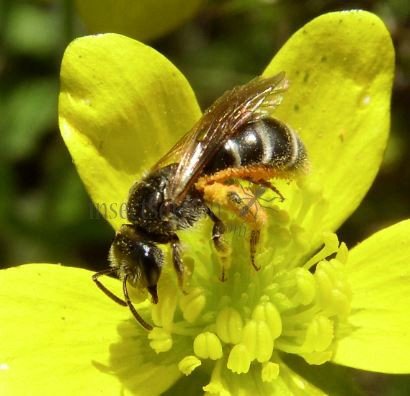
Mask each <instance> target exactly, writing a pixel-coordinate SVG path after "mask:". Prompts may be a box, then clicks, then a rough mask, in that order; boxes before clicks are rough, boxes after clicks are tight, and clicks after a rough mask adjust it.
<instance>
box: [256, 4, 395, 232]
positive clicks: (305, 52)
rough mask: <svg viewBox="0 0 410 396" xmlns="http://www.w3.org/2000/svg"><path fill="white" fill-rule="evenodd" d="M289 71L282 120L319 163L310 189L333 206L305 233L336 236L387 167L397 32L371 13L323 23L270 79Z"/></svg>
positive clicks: (330, 17)
mask: <svg viewBox="0 0 410 396" xmlns="http://www.w3.org/2000/svg"><path fill="white" fill-rule="evenodd" d="M282 70H283V71H285V72H286V75H287V76H288V78H289V80H290V88H289V90H288V92H287V93H286V94H285V99H284V101H283V103H282V104H281V105H280V106H279V108H278V109H277V111H275V114H274V115H275V116H277V117H278V118H279V119H282V120H283V121H285V122H287V123H289V125H291V126H292V127H293V128H294V129H295V130H296V131H297V132H299V134H300V136H301V137H302V140H303V142H304V143H305V145H306V148H307V152H308V155H309V159H310V162H311V171H310V174H309V177H308V180H307V181H308V182H311V183H312V185H314V186H315V188H317V189H318V190H323V191H322V193H323V196H324V198H325V200H326V203H327V205H328V208H327V211H325V213H324V215H323V216H320V218H316V217H314V216H312V217H311V219H310V220H309V223H308V224H306V225H304V226H305V228H307V229H308V230H314V231H315V232H316V233H317V232H318V231H320V230H335V229H337V228H338V227H339V226H340V224H341V223H342V222H343V221H344V220H345V219H346V218H347V217H348V216H349V215H350V214H351V213H352V212H353V211H354V210H355V209H356V207H357V206H358V205H359V203H360V202H361V200H362V199H363V196H364V195H365V193H366V192H367V190H368V189H369V187H370V185H371V183H372V181H373V179H374V177H375V175H376V173H377V171H378V168H379V166H380V162H381V160H382V156H383V152H384V149H385V145H386V140H387V136H388V132H389V116H390V94H391V86H392V79H393V72H394V50H393V46H392V42H391V38H390V35H389V32H388V31H387V29H386V27H385V26H384V24H383V22H382V21H381V20H380V19H379V18H378V17H377V16H375V15H374V14H371V13H368V12H365V11H349V12H336V13H329V14H325V15H322V16H320V17H318V18H316V19H314V20H313V21H312V22H310V23H308V24H307V25H305V26H304V27H303V28H301V29H300V30H299V31H298V32H297V33H295V34H294V35H293V36H292V37H291V38H290V39H289V41H288V42H287V43H286V44H285V45H284V46H283V47H282V49H281V50H280V51H279V53H278V54H277V55H276V56H275V57H274V59H273V60H272V62H271V63H270V65H269V66H268V67H267V69H266V70H265V72H264V74H265V75H273V74H275V73H278V72H279V71H282Z"/></svg>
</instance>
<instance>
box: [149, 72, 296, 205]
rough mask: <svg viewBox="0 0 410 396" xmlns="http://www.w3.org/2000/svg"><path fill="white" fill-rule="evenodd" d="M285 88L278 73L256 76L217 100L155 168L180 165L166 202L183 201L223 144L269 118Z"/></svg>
mask: <svg viewBox="0 0 410 396" xmlns="http://www.w3.org/2000/svg"><path fill="white" fill-rule="evenodd" d="M287 88H288V80H287V79H286V77H285V73H284V72H281V73H279V74H277V75H275V76H273V77H268V78H263V77H257V78H255V79H253V80H252V81H250V82H249V83H247V84H245V85H241V86H238V87H235V88H233V89H231V90H230V91H227V92H225V93H224V94H223V95H222V96H221V97H220V98H219V99H218V100H216V101H215V103H214V104H213V105H211V106H210V107H209V108H208V109H207V110H206V111H205V113H204V115H203V116H202V117H201V119H200V120H199V121H198V122H197V123H196V124H195V126H194V127H193V128H192V130H191V131H190V132H188V133H187V134H186V135H185V136H184V137H183V138H182V139H181V140H180V141H179V142H178V143H177V144H176V145H175V146H174V147H173V148H172V149H171V150H170V151H169V152H168V153H167V154H166V155H165V156H164V157H163V158H161V160H160V161H159V162H158V163H157V164H156V165H155V168H159V167H161V166H164V165H166V164H169V163H171V162H175V163H178V164H179V165H178V168H177V171H176V174H175V177H174V179H173V180H172V181H171V183H170V186H169V189H168V191H167V199H170V200H172V201H176V202H180V201H182V200H183V198H184V196H185V194H186V193H187V192H188V190H189V188H190V187H191V186H192V185H193V184H194V183H195V181H196V180H197V179H198V177H199V176H200V174H201V171H202V170H203V168H204V167H205V166H206V164H207V163H208V161H210V160H211V159H212V158H213V156H214V155H215V154H216V153H217V151H218V150H219V149H220V148H221V147H222V146H223V144H224V143H225V142H226V141H227V140H228V139H229V138H230V137H231V136H232V135H234V134H235V133H236V132H237V131H238V129H239V128H240V127H241V126H243V125H245V124H246V123H248V122H250V121H256V120H258V119H260V118H264V117H267V116H269V115H270V114H271V112H272V110H273V109H275V108H276V107H277V106H278V105H279V104H280V103H281V101H282V93H283V92H284V91H286V89H287Z"/></svg>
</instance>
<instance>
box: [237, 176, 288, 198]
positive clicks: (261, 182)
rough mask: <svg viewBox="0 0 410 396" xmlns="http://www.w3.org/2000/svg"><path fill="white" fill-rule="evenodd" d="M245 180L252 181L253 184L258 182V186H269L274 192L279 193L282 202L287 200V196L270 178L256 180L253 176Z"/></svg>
mask: <svg viewBox="0 0 410 396" xmlns="http://www.w3.org/2000/svg"><path fill="white" fill-rule="evenodd" d="M244 180H246V181H248V182H251V183H252V184H256V185H258V186H261V187H264V188H268V189H269V190H272V191H273V192H274V193H276V194H278V195H279V198H280V199H281V201H282V202H283V201H284V200H285V197H284V196H283V195H282V193H281V192H280V191H279V190H278V189H277V188H276V187H275V186H274V185H273V184H272V183H270V182H269V181H268V180H263V179H257V180H255V179H252V178H251V177H249V178H244Z"/></svg>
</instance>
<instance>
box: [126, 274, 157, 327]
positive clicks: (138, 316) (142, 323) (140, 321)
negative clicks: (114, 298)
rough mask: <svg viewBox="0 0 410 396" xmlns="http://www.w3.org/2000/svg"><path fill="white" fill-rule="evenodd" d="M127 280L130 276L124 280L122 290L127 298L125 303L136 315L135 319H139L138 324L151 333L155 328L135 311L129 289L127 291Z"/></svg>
mask: <svg viewBox="0 0 410 396" xmlns="http://www.w3.org/2000/svg"><path fill="white" fill-rule="evenodd" d="M127 279H128V275H125V276H124V280H123V282H122V289H123V291H124V297H125V302H126V303H127V305H128V308H129V309H130V311H131V313H132V314H133V315H134V318H135V319H137V322H138V323H139V324H140V325H141V326H142V327H144V329H146V330H148V331H150V330H152V329H153V326H151V325H150V324H149V323H147V322H146V321H145V320H144V319H142V317H141V316H140V314H139V313H138V312H137V310H136V309H135V307H134V305H133V303H132V301H131V299H130V297H129V295H128V289H127Z"/></svg>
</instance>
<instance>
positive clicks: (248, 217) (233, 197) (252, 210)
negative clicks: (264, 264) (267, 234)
mask: <svg viewBox="0 0 410 396" xmlns="http://www.w3.org/2000/svg"><path fill="white" fill-rule="evenodd" d="M228 198H229V200H230V201H231V203H232V204H233V205H234V207H233V208H234V209H235V211H236V212H237V214H238V215H239V216H240V217H241V218H243V219H244V220H245V221H246V222H247V223H248V224H249V225H250V226H251V237H250V254H251V264H252V267H253V268H254V269H255V270H256V271H259V270H260V267H259V266H258V265H257V264H256V262H255V255H256V247H257V245H258V243H259V240H260V235H261V227H262V225H263V224H264V223H265V221H266V219H265V216H266V215H265V212H264V211H263V209H262V208H261V207H260V205H259V204H258V201H257V198H256V197H253V199H251V200H250V201H249V202H245V201H244V200H243V199H242V198H241V197H240V195H239V194H238V193H237V192H236V191H229V192H228Z"/></svg>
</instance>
